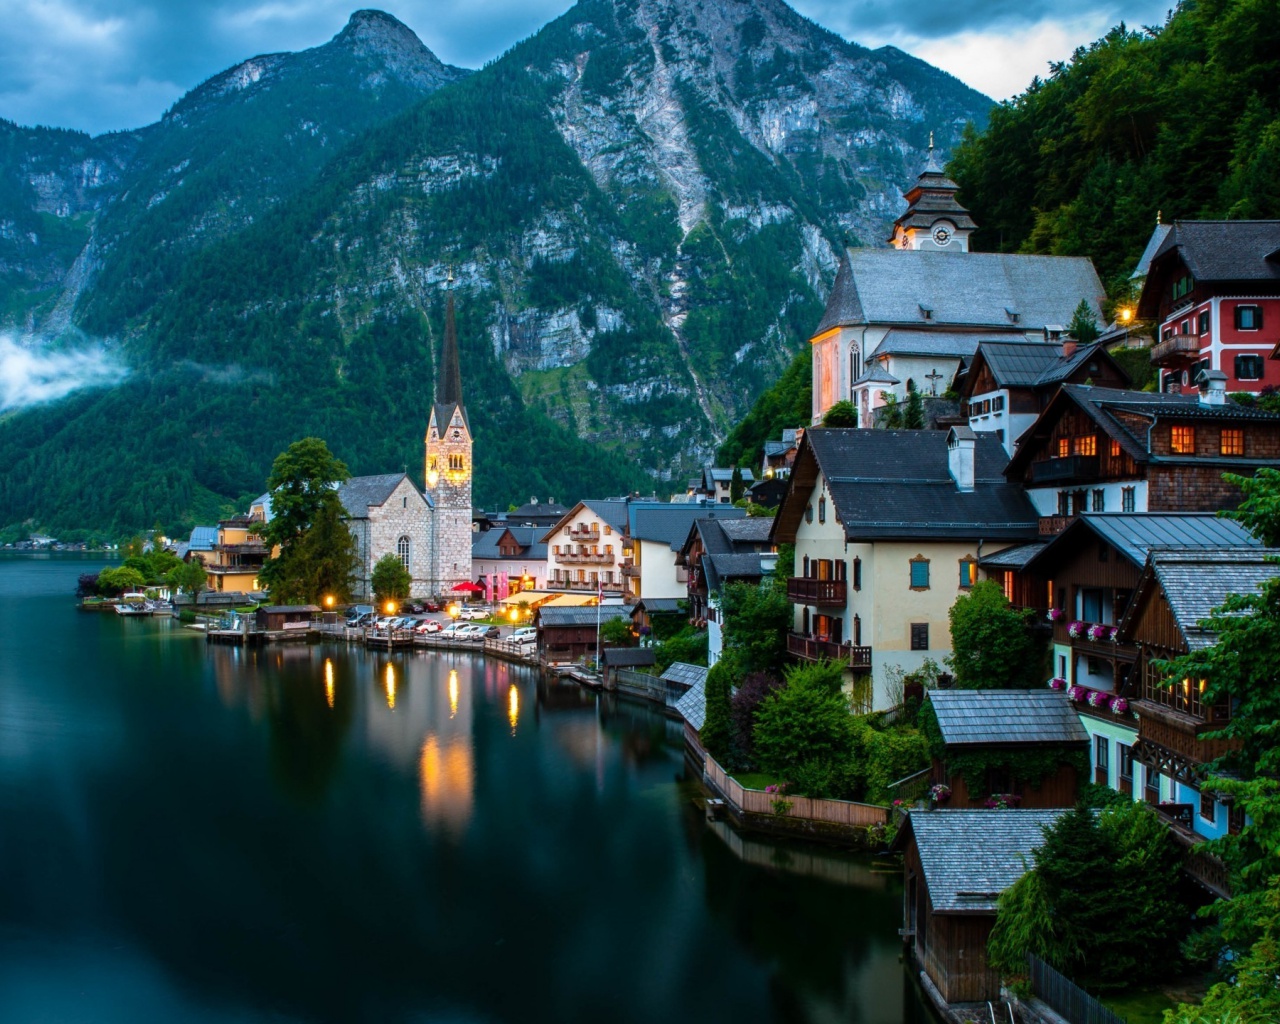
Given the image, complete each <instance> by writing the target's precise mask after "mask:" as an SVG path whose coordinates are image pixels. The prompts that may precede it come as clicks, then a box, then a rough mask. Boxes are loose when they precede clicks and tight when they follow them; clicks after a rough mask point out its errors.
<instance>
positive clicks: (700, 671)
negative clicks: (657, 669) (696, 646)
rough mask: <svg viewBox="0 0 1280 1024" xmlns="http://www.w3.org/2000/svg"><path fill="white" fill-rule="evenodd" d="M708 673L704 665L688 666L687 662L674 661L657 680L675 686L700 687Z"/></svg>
mask: <svg viewBox="0 0 1280 1024" xmlns="http://www.w3.org/2000/svg"><path fill="white" fill-rule="evenodd" d="M708 671H710V670H709V669H708V668H707V667H706V666H705V665H690V664H689V663H688V662H684V661H675V662H672V663H671V665H670V666H669V667H668V668H667V670H666V671H665V672H663V673H662V675H661V676H660V677H659V678H661V679H662V680H663V681H664V682H667V683H675V684H676V685H677V686H689V687H692V686H701V685H702V684H703V683H705V682H706V681H707V672H708Z"/></svg>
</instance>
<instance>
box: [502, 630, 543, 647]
mask: <svg viewBox="0 0 1280 1024" xmlns="http://www.w3.org/2000/svg"><path fill="white" fill-rule="evenodd" d="M507 639H508V640H510V641H511V642H512V643H513V644H536V643H537V642H538V631H537V630H536V629H534V628H533V627H532V626H521V627H520V628H519V629H517V630H516V631H515V632H513V633H512V634H511V635H510V636H509V637H507Z"/></svg>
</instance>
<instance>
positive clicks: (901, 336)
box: [869, 327, 1047, 359]
mask: <svg viewBox="0 0 1280 1024" xmlns="http://www.w3.org/2000/svg"><path fill="white" fill-rule="evenodd" d="M981 340H982V335H981V334H979V333H977V332H975V331H968V332H965V331H922V330H911V329H910V328H905V327H895V328H894V329H893V330H891V331H889V332H888V333H887V334H886V335H885V336H884V337H883V338H881V339H880V344H879V345H877V346H876V347H875V351H874V352H872V353H871V355H870V357H869V358H871V359H877V358H879V357H880V356H947V357H950V358H953V359H954V358H959V357H961V356H971V355H973V354H974V352H976V351H977V350H978V344H979V343H980V342H981ZM1030 344H1036V343H1035V342H1031V343H1030ZM1046 347H1047V346H1046Z"/></svg>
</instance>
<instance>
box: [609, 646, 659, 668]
mask: <svg viewBox="0 0 1280 1024" xmlns="http://www.w3.org/2000/svg"><path fill="white" fill-rule="evenodd" d="M600 656H601V657H602V658H603V659H604V663H605V664H606V665H608V666H609V667H611V668H630V667H633V666H635V667H644V666H646V665H653V664H655V663H656V662H657V660H658V652H657V651H655V650H654V649H653V648H652V647H606V648H605V649H604V650H603V651H601V652H600Z"/></svg>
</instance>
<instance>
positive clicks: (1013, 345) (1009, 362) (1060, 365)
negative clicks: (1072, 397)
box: [971, 341, 1128, 388]
mask: <svg viewBox="0 0 1280 1024" xmlns="http://www.w3.org/2000/svg"><path fill="white" fill-rule="evenodd" d="M977 356H978V358H979V359H981V360H982V361H983V362H985V363H986V364H987V368H988V369H989V370H990V371H991V375H992V376H993V377H994V378H995V380H996V384H997V385H998V386H999V387H1002V388H1019V387H1021V388H1029V387H1049V386H1052V385H1054V384H1058V383H1061V382H1062V381H1064V380H1066V379H1067V378H1068V377H1070V376H1071V375H1072V374H1073V373H1075V372H1076V371H1077V370H1078V369H1080V367H1082V366H1085V365H1086V364H1087V363H1088V362H1089V361H1090V360H1096V359H1102V358H1105V359H1107V360H1108V361H1109V362H1112V363H1114V362H1115V361H1114V360H1113V359H1111V357H1110V356H1109V355H1107V352H1106V350H1105V349H1104V348H1103V347H1102V346H1101V345H1081V346H1079V347H1078V348H1077V349H1076V350H1075V351H1074V352H1073V353H1072V354H1071V355H1069V356H1067V355H1063V350H1062V346H1061V345H1057V344H1049V343H1046V342H1042V341H984V342H982V343H981V344H980V345H979V346H978V349H977ZM971 369H972V368H971ZM1116 369H1117V370H1120V373H1121V374H1122V376H1123V378H1124V379H1125V380H1128V374H1125V373H1124V371H1123V369H1121V368H1120V367H1119V366H1116Z"/></svg>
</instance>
